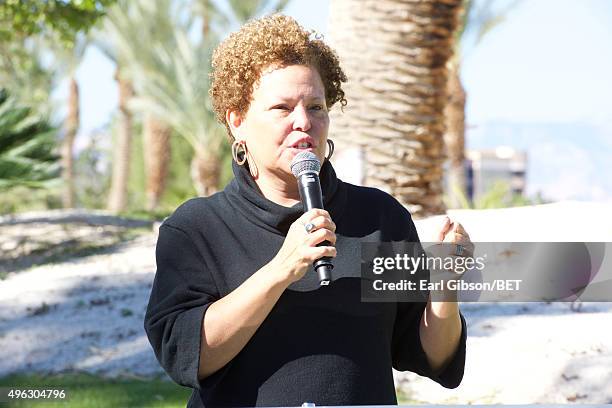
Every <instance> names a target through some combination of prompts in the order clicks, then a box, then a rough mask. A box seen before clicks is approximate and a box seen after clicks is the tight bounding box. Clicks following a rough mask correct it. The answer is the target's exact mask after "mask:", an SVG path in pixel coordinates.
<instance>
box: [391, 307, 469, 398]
mask: <svg viewBox="0 0 612 408" xmlns="http://www.w3.org/2000/svg"><path fill="white" fill-rule="evenodd" d="M425 306H426V304H425V303H398V304H397V318H396V321H395V329H394V331H393V341H392V345H391V346H392V352H393V356H392V358H393V368H395V369H396V370H398V371H412V372H415V373H417V374H419V375H422V376H425V377H429V378H431V379H432V380H434V381H435V382H437V383H438V384H440V385H442V386H444V387H446V388H456V387H458V386H459V384H460V383H461V380H462V379H463V369H464V366H465V343H466V339H467V329H466V323H465V319H464V317H463V315H461V314H460V317H461V337H460V339H459V345H458V348H457V351H456V352H455V354H454V356H453V358H452V360H451V361H450V362H449V363H448V365H447V366H446V367H445V368H444V369H443V370H442V372H439V373H436V372H434V371H433V370H432V369H431V366H430V365H429V362H428V361H427V355H426V354H425V351H424V350H423V346H422V344H421V337H420V334H419V331H420V330H419V327H420V322H421V316H422V315H423V312H424V310H425Z"/></svg>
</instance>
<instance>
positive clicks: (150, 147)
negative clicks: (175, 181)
mask: <svg viewBox="0 0 612 408" xmlns="http://www.w3.org/2000/svg"><path fill="white" fill-rule="evenodd" d="M171 135H172V129H171V128H170V127H168V126H167V125H166V124H165V123H163V122H160V121H159V120H157V119H155V118H154V117H153V116H152V115H147V116H146V118H145V122H144V144H143V146H144V148H143V152H144V163H145V173H146V178H147V180H146V196H147V202H146V208H147V210H148V211H153V210H155V209H156V208H157V207H158V205H159V201H160V199H161V196H162V194H163V193H164V189H165V187H166V179H167V176H168V165H169V162H170V136H171Z"/></svg>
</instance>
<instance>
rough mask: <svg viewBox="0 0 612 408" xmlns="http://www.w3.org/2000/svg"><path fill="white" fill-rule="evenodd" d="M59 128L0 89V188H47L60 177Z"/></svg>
mask: <svg viewBox="0 0 612 408" xmlns="http://www.w3.org/2000/svg"><path fill="white" fill-rule="evenodd" d="M55 135H56V129H55V128H53V127H52V126H50V125H49V124H48V123H47V122H46V121H44V120H41V119H40V118H39V116H38V115H35V114H33V113H32V110H31V109H30V108H28V107H23V106H20V105H18V104H17V103H16V102H15V100H14V99H13V98H11V97H10V96H9V95H8V93H7V92H6V91H5V90H0V190H6V189H9V188H12V187H15V186H19V185H21V186H28V187H39V188H40V187H45V186H48V183H49V182H51V181H52V180H55V179H57V178H58V176H59V171H60V165H59V161H58V159H59V157H58V156H57V155H56V154H55V153H54V149H55V146H56V143H55Z"/></svg>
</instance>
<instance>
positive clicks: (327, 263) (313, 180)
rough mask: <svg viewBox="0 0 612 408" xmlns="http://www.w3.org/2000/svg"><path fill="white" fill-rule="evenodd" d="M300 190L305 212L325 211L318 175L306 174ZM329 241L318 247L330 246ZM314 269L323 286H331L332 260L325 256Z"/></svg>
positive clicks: (300, 177) (299, 180)
mask: <svg viewBox="0 0 612 408" xmlns="http://www.w3.org/2000/svg"><path fill="white" fill-rule="evenodd" d="M297 181H298V188H299V191H300V197H301V198H302V204H304V212H306V211H309V210H312V209H313V208H320V209H323V193H322V192H321V182H320V181H319V175H318V174H317V173H314V172H312V173H304V174H302V175H300V176H299V177H298V180H297ZM329 244H330V243H329V241H323V242H321V243H319V244H317V246H328V245H329ZM313 265H314V269H315V271H316V272H317V275H318V277H319V284H320V285H321V286H324V285H329V283H330V282H331V271H332V269H334V265H333V264H332V261H331V258H330V257H328V256H325V257H323V258H320V259H317V260H316V261H315V262H314V264H313Z"/></svg>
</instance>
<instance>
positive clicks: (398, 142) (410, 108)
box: [329, 0, 461, 217]
mask: <svg viewBox="0 0 612 408" xmlns="http://www.w3.org/2000/svg"><path fill="white" fill-rule="evenodd" d="M460 11H461V0H422V1H418V2H414V1H410V2H406V1H400V0H381V1H368V2H359V1H356V0H332V2H331V9H330V24H329V27H330V30H329V32H330V38H331V42H332V45H333V46H334V48H335V49H336V50H337V51H338V54H339V57H340V61H341V63H342V66H343V68H344V70H345V72H346V74H347V76H348V83H347V84H346V86H345V92H346V96H347V100H348V105H347V106H346V108H345V109H344V113H343V114H340V113H339V112H338V111H334V112H332V113H331V117H332V120H331V129H330V134H332V135H334V140H335V141H337V142H338V143H337V145H338V150H343V149H348V148H356V149H358V150H359V151H360V153H361V154H362V157H363V159H364V170H365V175H364V176H365V177H364V180H363V182H364V183H365V184H367V185H371V186H376V187H381V188H383V189H384V190H387V191H388V192H390V193H391V194H392V195H394V196H395V197H396V198H397V199H398V200H399V201H400V202H401V203H403V204H405V205H406V206H407V207H408V208H409V209H410V211H411V212H412V213H413V214H414V215H415V216H419V217H423V216H427V215H431V214H440V213H443V212H444V211H445V206H444V203H443V201H442V191H443V189H442V176H443V174H442V165H443V162H444V154H443V147H444V143H443V134H444V107H445V106H446V82H447V76H448V74H447V68H446V63H447V61H448V59H449V58H450V57H451V55H452V53H453V49H454V43H453V42H454V32H455V29H456V28H457V24H458V20H459V13H460Z"/></svg>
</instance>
